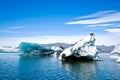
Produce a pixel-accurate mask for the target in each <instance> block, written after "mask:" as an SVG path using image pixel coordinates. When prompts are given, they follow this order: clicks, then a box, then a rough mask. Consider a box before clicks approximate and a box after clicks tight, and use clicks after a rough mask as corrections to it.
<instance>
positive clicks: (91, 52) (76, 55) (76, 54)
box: [59, 33, 101, 60]
mask: <svg viewBox="0 0 120 80" xmlns="http://www.w3.org/2000/svg"><path fill="white" fill-rule="evenodd" d="M94 43H95V38H94V33H90V34H89V35H88V36H86V37H85V38H83V39H82V40H79V41H78V42H76V43H75V44H74V45H72V46H70V47H68V48H66V49H65V50H64V51H63V52H62V53H61V54H60V56H59V59H60V60H68V59H88V60H101V59H100V58H99V57H98V56H97V54H98V53H99V51H98V49H97V48H96V46H95V45H94Z"/></svg>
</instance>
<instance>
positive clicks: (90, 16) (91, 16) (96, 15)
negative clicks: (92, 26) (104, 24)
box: [76, 10, 117, 19]
mask: <svg viewBox="0 0 120 80" xmlns="http://www.w3.org/2000/svg"><path fill="white" fill-rule="evenodd" d="M115 12H117V11H115V10H111V11H100V12H96V13H94V14H91V15H87V16H81V17H79V18H76V19H86V18H97V17H102V16H105V15H107V14H111V13H115Z"/></svg>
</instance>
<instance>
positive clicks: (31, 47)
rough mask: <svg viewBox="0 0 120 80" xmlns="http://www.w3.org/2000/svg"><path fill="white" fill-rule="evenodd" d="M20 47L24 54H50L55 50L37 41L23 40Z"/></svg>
mask: <svg viewBox="0 0 120 80" xmlns="http://www.w3.org/2000/svg"><path fill="white" fill-rule="evenodd" d="M19 48H20V51H21V53H22V54H21V55H23V56H35V55H36V56H38V55H50V54H52V53H53V52H54V51H53V50H52V49H51V48H48V47H43V46H41V45H39V44H37V43H28V42H22V43H21V44H20V45H19Z"/></svg>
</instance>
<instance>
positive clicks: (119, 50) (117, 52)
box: [110, 44, 120, 62]
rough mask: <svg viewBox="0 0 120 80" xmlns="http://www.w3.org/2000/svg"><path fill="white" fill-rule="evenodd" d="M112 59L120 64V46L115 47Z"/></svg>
mask: <svg viewBox="0 0 120 80" xmlns="http://www.w3.org/2000/svg"><path fill="white" fill-rule="evenodd" d="M110 58H113V59H115V60H116V62H120V44H119V45H117V46H115V48H114V50H113V51H112V52H111V56H110Z"/></svg>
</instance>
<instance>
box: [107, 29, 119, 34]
mask: <svg viewBox="0 0 120 80" xmlns="http://www.w3.org/2000/svg"><path fill="white" fill-rule="evenodd" d="M105 31H108V32H109V33H119V34H120V28H111V29H106V30H105Z"/></svg>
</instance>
